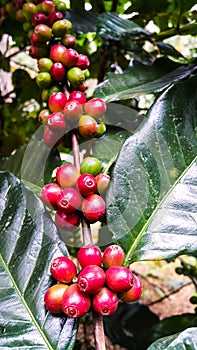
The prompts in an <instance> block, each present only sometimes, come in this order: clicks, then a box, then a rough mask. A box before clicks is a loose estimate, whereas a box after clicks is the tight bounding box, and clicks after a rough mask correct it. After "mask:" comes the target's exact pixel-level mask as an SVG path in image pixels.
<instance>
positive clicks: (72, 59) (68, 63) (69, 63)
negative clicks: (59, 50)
mask: <svg viewBox="0 0 197 350" xmlns="http://www.w3.org/2000/svg"><path fill="white" fill-rule="evenodd" d="M78 57H79V54H78V52H77V51H76V50H74V49H67V50H66V51H65V52H64V53H63V55H62V63H63V64H64V66H65V67H74V66H75V65H76V63H77V61H78Z"/></svg>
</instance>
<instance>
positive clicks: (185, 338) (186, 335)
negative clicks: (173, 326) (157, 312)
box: [147, 327, 197, 350]
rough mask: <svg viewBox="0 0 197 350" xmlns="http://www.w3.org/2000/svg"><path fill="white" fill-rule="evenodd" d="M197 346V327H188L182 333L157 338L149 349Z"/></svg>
mask: <svg viewBox="0 0 197 350" xmlns="http://www.w3.org/2000/svg"><path fill="white" fill-rule="evenodd" d="M196 346H197V328H196V327H192V328H188V329H186V330H185V331H183V332H182V333H180V334H174V335H171V336H169V337H165V338H162V339H159V340H157V341H156V342H155V343H153V344H152V345H151V346H149V348H148V349H147V350H181V349H183V350H195V349H196Z"/></svg>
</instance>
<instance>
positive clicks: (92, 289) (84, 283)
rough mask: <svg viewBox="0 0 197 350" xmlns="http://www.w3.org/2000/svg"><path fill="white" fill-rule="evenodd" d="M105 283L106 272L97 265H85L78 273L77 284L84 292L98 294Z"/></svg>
mask: <svg viewBox="0 0 197 350" xmlns="http://www.w3.org/2000/svg"><path fill="white" fill-rule="evenodd" d="M104 283H105V272H104V271H103V269H102V268H101V267H99V266H97V265H88V266H86V267H84V268H83V269H82V270H81V272H80V273H79V275H78V279H77V284H78V286H79V289H80V291H81V292H83V293H87V294H96V293H98V291H99V290H100V289H101V288H102V287H103V285H104Z"/></svg>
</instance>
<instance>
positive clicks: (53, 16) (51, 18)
mask: <svg viewBox="0 0 197 350" xmlns="http://www.w3.org/2000/svg"><path fill="white" fill-rule="evenodd" d="M60 19H63V13H62V12H60V11H54V12H51V13H50V14H49V15H48V18H47V24H48V25H49V27H52V25H53V23H55V22H56V21H59V20H60Z"/></svg>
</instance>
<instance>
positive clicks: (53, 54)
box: [49, 13, 66, 62]
mask: <svg viewBox="0 0 197 350" xmlns="http://www.w3.org/2000/svg"><path fill="white" fill-rule="evenodd" d="M52 14H53V13H52ZM52 14H51V15H52ZM65 51H66V48H65V46H63V45H61V44H55V45H53V46H51V48H50V52H49V56H50V59H51V60H52V61H53V62H61V59H62V55H63V53H64V52H65Z"/></svg>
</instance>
